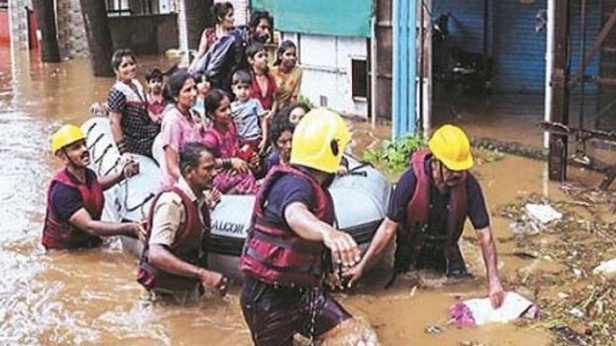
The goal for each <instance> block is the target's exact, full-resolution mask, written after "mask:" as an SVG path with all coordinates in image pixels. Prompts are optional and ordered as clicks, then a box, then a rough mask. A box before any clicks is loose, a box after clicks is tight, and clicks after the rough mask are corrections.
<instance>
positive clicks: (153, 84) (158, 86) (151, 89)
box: [145, 68, 166, 124]
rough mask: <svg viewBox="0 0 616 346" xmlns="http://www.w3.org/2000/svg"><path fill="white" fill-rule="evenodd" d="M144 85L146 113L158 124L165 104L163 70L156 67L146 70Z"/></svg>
mask: <svg viewBox="0 0 616 346" xmlns="http://www.w3.org/2000/svg"><path fill="white" fill-rule="evenodd" d="M145 85H146V87H147V89H148V93H147V99H148V113H149V114H150V118H151V119H152V120H153V121H154V122H156V123H159V124H160V122H161V121H162V116H163V110H164V109H165V105H166V104H165V99H164V97H163V72H162V71H161V70H160V69H157V68H154V69H151V70H148V72H146V74H145Z"/></svg>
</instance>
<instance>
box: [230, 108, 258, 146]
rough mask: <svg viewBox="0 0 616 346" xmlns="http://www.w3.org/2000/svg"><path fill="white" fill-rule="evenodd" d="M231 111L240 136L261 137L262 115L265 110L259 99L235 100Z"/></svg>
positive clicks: (248, 138)
mask: <svg viewBox="0 0 616 346" xmlns="http://www.w3.org/2000/svg"><path fill="white" fill-rule="evenodd" d="M231 112H232V113H233V122H234V123H235V128H236V129H237V133H238V134H239V135H240V137H242V138H243V139H246V140H253V139H258V138H261V136H262V133H261V117H262V116H264V115H265V111H264V110H263V107H261V103H260V102H259V101H258V100H257V99H254V98H251V99H248V100H246V102H241V101H234V102H232V103H231Z"/></svg>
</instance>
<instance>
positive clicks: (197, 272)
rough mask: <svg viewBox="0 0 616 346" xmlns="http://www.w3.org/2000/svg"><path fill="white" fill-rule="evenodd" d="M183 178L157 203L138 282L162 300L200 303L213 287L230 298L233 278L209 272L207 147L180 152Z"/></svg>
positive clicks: (210, 164)
mask: <svg viewBox="0 0 616 346" xmlns="http://www.w3.org/2000/svg"><path fill="white" fill-rule="evenodd" d="M179 156H180V158H179V160H180V163H179V168H180V174H181V176H180V178H179V180H178V182H177V183H175V185H174V186H173V187H171V188H169V189H166V190H163V191H161V192H160V193H159V194H158V195H157V196H156V197H155V199H154V201H153V202H152V207H151V210H150V214H149V217H148V234H147V240H146V245H145V248H144V251H143V254H142V257H141V263H140V265H139V274H138V279H137V281H138V282H139V283H140V284H142V285H143V286H144V287H145V288H146V289H147V290H148V291H150V292H152V293H154V294H156V295H157V296H163V297H165V296H166V297H170V298H173V299H176V301H177V302H194V301H195V300H196V299H197V298H198V297H199V296H200V295H201V294H202V293H203V292H204V290H203V288H208V289H210V290H214V291H216V292H218V293H219V294H220V295H221V296H224V295H225V294H226V291H227V278H225V277H224V276H223V275H222V274H220V273H217V272H214V271H210V270H207V269H205V260H206V256H207V242H208V239H209V231H210V215H209V211H208V205H207V203H206V197H205V195H204V193H203V191H204V190H206V189H211V188H212V178H213V177H214V174H215V168H214V156H213V155H212V154H211V153H210V152H209V151H208V150H207V148H206V147H205V145H203V144H202V143H198V142H188V143H186V144H184V145H183V146H182V147H181V148H180V153H179Z"/></svg>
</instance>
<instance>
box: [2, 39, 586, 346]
mask: <svg viewBox="0 0 616 346" xmlns="http://www.w3.org/2000/svg"><path fill="white" fill-rule="evenodd" d="M144 60H145V63H144V64H143V65H141V66H140V68H141V72H143V71H145V68H147V67H149V66H154V65H157V64H160V65H161V66H162V67H167V66H168V62H166V61H164V60H163V59H159V58H148V59H144ZM0 62H1V63H0V162H2V164H1V165H0V201H1V202H2V208H0V247H1V248H2V250H1V251H0V272H2V279H1V280H0V301H1V302H2V304H0V344H19V345H25V344H77V343H83V344H113V345H153V344H154V345H193V344H216V345H250V344H251V343H250V337H249V333H248V329H247V328H246V326H245V324H244V321H243V318H242V316H241V312H240V309H239V297H238V293H239V287H237V286H235V287H233V288H232V289H231V292H230V294H229V295H228V296H227V297H226V298H225V299H223V300H204V301H203V302H202V304H200V305H199V306H197V307H178V306H163V305H152V304H150V303H148V302H147V301H145V300H143V299H141V298H140V297H141V296H142V293H143V292H142V289H141V288H140V286H139V285H138V284H137V283H136V281H135V274H136V267H137V260H136V259H134V258H132V257H130V256H128V255H126V254H124V253H123V252H122V251H121V247H120V245H119V242H117V241H111V242H109V243H108V244H106V246H104V247H102V248H100V249H97V250H90V251H79V252H71V253H56V254H47V253H45V251H43V248H42V246H41V245H40V236H41V230H42V221H43V218H44V213H45V205H46V203H45V193H46V188H47V184H48V181H49V179H50V177H51V176H52V174H53V172H54V171H55V170H57V169H58V168H59V164H58V162H57V161H56V160H55V159H54V158H53V157H52V156H51V155H50V154H49V150H48V147H49V138H50V135H51V133H52V132H53V130H55V129H56V128H57V127H58V126H59V125H60V124H62V123H67V122H71V123H76V124H81V123H82V122H84V121H85V120H86V119H87V118H88V117H89V110H88V108H89V105H90V103H92V102H94V101H102V100H104V99H105V98H106V94H107V91H108V88H109V87H110V86H111V84H112V83H113V80H112V79H109V78H94V77H92V76H91V72H90V65H89V61H87V60H73V61H67V62H63V63H61V64H48V65H42V64H40V63H39V62H38V57H37V56H36V55H29V54H27V53H19V54H11V52H10V51H9V50H8V49H6V48H0ZM356 133H357V134H358V135H357V136H356V142H357V148H363V147H365V146H366V145H369V144H370V143H371V142H372V141H373V140H374V138H382V137H384V136H387V134H388V130H387V129H386V128H385V127H379V128H377V129H376V130H375V131H373V130H371V129H370V128H369V127H367V126H366V124H359V125H357V126H356ZM477 173H478V175H479V177H480V181H481V184H482V187H483V191H484V193H485V195H486V200H487V203H488V205H489V207H490V210H491V211H494V210H495V209H496V207H497V206H499V205H501V204H503V203H506V202H509V201H512V200H514V199H515V198H517V197H519V196H525V195H528V194H530V193H532V192H539V193H543V194H546V195H550V196H557V197H558V196H561V192H560V191H559V190H558V188H557V186H556V185H554V184H548V183H546V182H545V166H544V164H543V163H540V162H536V161H529V160H526V159H522V158H518V157H510V156H507V157H505V158H504V159H503V160H502V161H500V162H498V163H493V164H485V165H482V166H479V167H478V168H477ZM572 173H573V174H572V176H573V178H574V179H582V178H583V179H586V180H587V179H589V178H588V177H589V174H587V173H585V172H579V171H574V172H572ZM590 179H595V180H597V179H598V177H596V176H592V175H591V177H590ZM492 225H493V229H494V232H495V235H496V237H497V238H504V237H508V236H510V231H509V226H508V222H507V221H506V220H504V219H501V218H499V217H493V222H492ZM472 232H473V231H472V230H470V229H468V230H467V234H466V235H467V236H473V233H472ZM462 246H463V249H464V251H465V254H466V258H467V262H468V263H469V267H470V269H471V270H472V271H473V272H474V273H475V274H476V276H477V278H478V279H477V280H476V281H473V282H470V283H466V284H463V285H459V286H446V287H441V288H434V289H418V290H411V289H410V284H409V283H408V282H405V280H399V281H398V283H397V285H396V286H394V287H393V288H391V289H389V290H383V289H382V287H383V286H384V284H385V282H386V281H387V279H388V277H389V274H388V273H389V271H388V270H387V268H386V266H384V265H381V266H378V267H377V268H378V269H377V270H373V271H372V272H371V273H370V274H368V275H367V276H366V277H365V278H364V279H363V280H362V281H360V282H359V283H358V285H357V287H356V288H355V289H354V290H353V292H352V293H350V294H344V295H341V296H340V300H341V301H342V303H343V304H344V305H345V306H346V307H347V308H348V309H349V310H350V311H351V312H352V313H353V314H355V315H357V316H360V317H361V318H362V319H365V320H366V321H368V322H369V323H370V324H371V325H372V326H373V327H374V328H375V329H376V331H377V334H378V337H379V339H380V341H381V343H382V344H384V345H409V344H411V345H458V344H460V343H462V342H467V341H469V342H470V341H472V342H479V343H482V344H485V345H544V344H547V343H548V341H549V338H548V336H547V334H545V332H544V331H540V330H536V329H533V328H528V327H526V328H518V327H515V326H507V325H492V326H487V327H481V328H470V329H455V328H452V327H447V308H448V307H449V306H450V305H451V304H452V303H455V302H456V301H457V300H456V299H458V298H459V297H476V296H483V295H485V293H486V283H485V275H484V269H483V264H482V260H481V254H480V251H478V249H477V247H476V246H475V245H474V244H472V242H470V241H464V242H463V244H462ZM511 247H512V245H511V244H510V243H508V244H505V245H499V253H500V254H501V256H500V258H499V268H500V271H501V275H502V276H504V277H506V276H507V275H514V274H515V272H516V271H517V270H522V269H525V270H535V268H550V266H553V265H551V264H550V263H544V261H543V260H530V261H529V260H520V259H516V258H514V257H512V256H507V254H511V252H512V251H514V249H513V248H511ZM431 325H438V326H441V327H443V331H444V332H443V333H442V334H439V335H430V334H426V333H425V332H424V329H425V328H426V327H427V326H431Z"/></svg>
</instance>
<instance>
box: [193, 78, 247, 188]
mask: <svg viewBox="0 0 616 346" xmlns="http://www.w3.org/2000/svg"><path fill="white" fill-rule="evenodd" d="M204 103H205V113H206V114H207V117H208V118H210V120H211V121H212V124H211V125H210V126H209V127H208V128H207V130H206V131H205V136H204V139H203V143H204V144H205V146H206V147H207V148H208V149H210V150H211V151H212V153H213V154H214V156H215V157H216V164H217V167H218V168H220V170H219V172H218V173H217V174H216V176H215V177H214V187H216V188H217V189H218V190H219V191H220V192H222V193H225V194H238V195H249V194H255V193H256V192H257V189H258V187H259V186H258V184H257V180H256V179H255V176H254V175H253V173H252V171H251V169H258V165H259V156H258V155H257V153H251V152H249V151H248V152H243V151H242V150H240V137H239V135H238V134H237V131H236V130H235V125H234V124H233V118H232V116H231V108H230V105H231V102H230V100H229V96H228V95H227V93H225V92H224V91H222V90H220V89H214V90H211V91H210V92H208V94H207V95H206V96H205V101H204Z"/></svg>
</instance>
